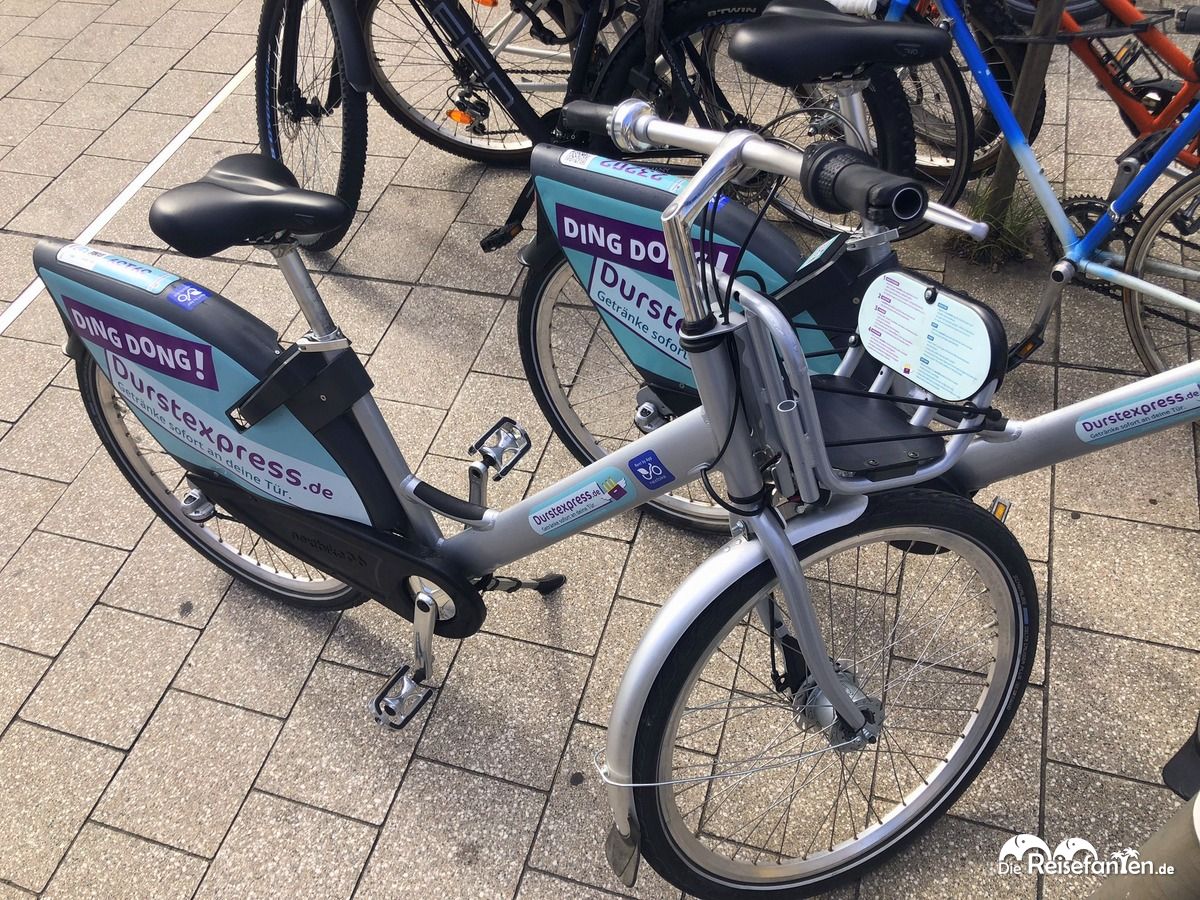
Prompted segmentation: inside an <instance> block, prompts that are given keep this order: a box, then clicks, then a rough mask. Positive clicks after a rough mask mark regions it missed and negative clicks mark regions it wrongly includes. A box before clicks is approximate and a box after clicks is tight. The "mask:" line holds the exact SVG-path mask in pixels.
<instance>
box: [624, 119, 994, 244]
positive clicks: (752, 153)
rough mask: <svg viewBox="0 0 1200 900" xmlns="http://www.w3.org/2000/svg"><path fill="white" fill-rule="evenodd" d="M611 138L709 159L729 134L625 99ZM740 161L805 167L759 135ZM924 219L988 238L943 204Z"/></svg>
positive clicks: (799, 157)
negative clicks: (676, 119) (680, 120)
mask: <svg viewBox="0 0 1200 900" xmlns="http://www.w3.org/2000/svg"><path fill="white" fill-rule="evenodd" d="M608 136H609V138H611V139H612V142H613V143H614V144H616V145H617V147H619V148H620V149H621V150H624V151H625V152H626V153H638V152H643V151H646V150H651V149H654V148H655V147H678V148H679V149H681V150H691V151H693V152H695V153H703V154H704V155H706V156H708V155H711V154H712V153H713V152H714V151H715V150H716V149H717V147H718V146H719V145H720V143H721V141H723V140H724V139H725V138H727V137H728V136H729V133H728V132H725V131H712V130H709V129H706V128H696V127H693V126H691V125H680V124H678V123H676V122H669V121H667V120H665V119H660V118H659V117H658V116H657V115H655V114H654V110H653V109H652V108H651V106H650V104H648V103H646V102H645V101H642V100H623V101H621V102H620V103H618V104H617V105H616V106H614V107H613V108H612V112H611V113H610V114H609V117H608ZM741 161H742V163H744V164H745V165H746V166H748V167H750V168H753V169H758V170H760V171H763V172H772V173H774V174H776V175H784V176H786V177H788V178H799V177H800V173H801V170H802V168H803V166H804V151H802V150H795V149H792V148H790V147H785V146H783V145H781V144H775V143H771V142H770V141H768V140H766V139H765V138H763V137H761V136H759V135H754V136H753V137H750V138H749V139H747V140H746V142H745V143H744V144H743V145H742V148H741ZM924 218H925V221H926V222H932V223H933V224H935V225H941V226H943V227H945V228H953V229H955V230H956V231H962V232H965V233H966V234H969V235H970V236H971V237H973V238H974V239H975V240H977V241H981V240H983V239H984V238H985V237H987V233H988V226H987V224H986V223H984V222H978V221H976V220H975V219H971V218H968V217H967V216H964V215H963V214H962V213H960V212H958V211H957V210H953V209H951V208H950V207H948V206H942V205H941V204H940V203H933V202H930V203H929V204H928V206H927V208H926V210H925V216H924Z"/></svg>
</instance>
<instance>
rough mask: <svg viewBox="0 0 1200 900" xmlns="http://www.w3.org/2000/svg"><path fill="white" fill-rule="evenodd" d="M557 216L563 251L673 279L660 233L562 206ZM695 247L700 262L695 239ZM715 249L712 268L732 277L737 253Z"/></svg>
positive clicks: (724, 247) (727, 247)
mask: <svg viewBox="0 0 1200 900" xmlns="http://www.w3.org/2000/svg"><path fill="white" fill-rule="evenodd" d="M557 213H558V243H559V246H560V247H562V248H563V249H564V250H578V251H580V252H581V253H587V254H589V255H591V256H598V257H600V258H602V259H608V260H611V261H612V262H615V263H620V264H621V265H623V266H628V267H629V268H631V269H637V270H639V271H641V272H645V273H647V274H649V275H657V276H658V277H659V278H666V279H671V278H673V277H674V276H672V274H671V267H670V265H668V262H667V245H666V244H665V243H664V242H663V233H662V231H661V230H660V229H657V228H646V227H644V226H642V225H634V224H632V223H630V222H621V221H618V220H617V219H610V218H608V217H607V216H601V215H597V214H596V213H591V212H587V211H586V210H582V209H576V208H575V207H573V206H564V205H563V204H561V203H560V204H558V206H557ZM692 247H693V248H694V249H695V251H696V258H697V259H699V258H700V241H698V240H697V239H696V238H692ZM713 248H714V250H715V259H714V260H712V262H713V265H714V266H716V268H717V269H719V270H720V271H722V272H724V273H725V274H729V273H730V272H731V271H732V269H733V260H734V257H735V256H736V255H737V249H736V248H735V247H734V246H733V245H732V244H726V243H718V242H716V241H714V243H713Z"/></svg>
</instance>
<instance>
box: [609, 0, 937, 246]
mask: <svg viewBox="0 0 1200 900" xmlns="http://www.w3.org/2000/svg"><path fill="white" fill-rule="evenodd" d="M767 2H768V0H746V2H731V0H681V2H677V3H671V4H668V5H667V7H666V8H665V10H664V15H663V22H662V31H661V34H662V36H663V40H664V41H666V42H667V45H668V46H684V39H685V38H689V39H693V40H694V39H695V37H696V36H697V35H700V34H702V33H704V32H705V31H706V30H707V29H710V28H724V27H727V26H733V25H737V24H738V23H740V22H744V21H747V20H749V19H752V18H755V17H756V16H758V15H759V14H760V13H761V12H762V11H763V9H765V8H766V6H767ZM645 43H646V42H645V37H644V35H643V32H642V28H641V23H640V22H635V23H634V24H633V25H632V26H631V27H630V28H629V31H628V32H627V33H626V35H625V37H624V38H622V41H621V43H620V44H619V45H618V46H617V49H616V50H615V51H614V53H613V55H612V57H611V58H610V59H609V61H608V64H607V65H606V66H605V69H604V71H603V72H602V73H601V75H600V78H599V80H598V81H597V83H596V88H595V91H594V97H595V99H596V101H597V102H599V103H617V102H619V101H621V100H623V99H625V98H627V97H630V96H641V97H643V98H646V99H652V98H648V97H647V95H646V91H645V90H644V89H640V88H637V87H635V85H634V82H633V80H632V79H633V76H634V75H635V73H637V72H638V70H639V69H640V68H641V67H642V64H643V62H644V60H645ZM723 71H728V72H731V73H734V72H736V73H739V74H740V75H742V77H744V78H745V79H747V81H746V84H747V85H749V88H748V89H747V88H746V87H739V90H740V91H741V95H742V97H741V99H742V100H743V101H744V102H743V103H741V104H739V105H738V106H737V108H736V109H729V110H727V111H726V110H720V109H717V106H716V104H715V103H714V102H712V101H711V100H708V99H705V98H699V102H701V103H704V104H706V106H707V109H706V114H708V115H709V116H710V117H712V116H714V114H724V115H726V118H727V119H728V121H726V122H723V123H719V125H720V127H748V128H751V129H752V130H759V131H763V130H764V129H765V128H767V127H769V123H764V122H756V121H753V120H752V119H751V118H750V117H747V116H746V115H745V114H744V112H743V111H742V109H741V107H743V106H744V107H747V108H749V109H751V110H754V111H756V112H757V111H758V110H761V109H762V108H763V107H764V106H765V107H767V108H768V109H769V110H771V111H770V112H768V113H767V115H768V116H772V117H774V118H773V121H782V120H783V119H785V118H787V117H789V116H791V115H793V114H795V113H793V112H792V111H793V110H794V111H796V112H799V111H800V110H801V107H800V106H797V105H796V104H795V103H794V102H793V103H792V105H791V107H790V108H787V109H785V106H784V104H785V103H786V102H788V95H789V94H791V95H794V94H795V92H787V91H784V90H783V89H781V88H778V87H776V86H774V85H769V84H768V83H767V82H764V81H762V80H760V79H755V78H753V77H752V76H749V75H745V74H744V73H742V70H741V67H740V66H735V65H732V64H731V65H730V66H728V67H723ZM698 80H699V79H694V80H693V81H694V83H695V82H697V81H698ZM726 81H728V79H726ZM710 83H713V84H716V81H715V79H712V81H711V82H710ZM717 87H718V88H721V89H722V92H723V94H724V95H728V94H729V93H730V91H728V90H726V89H725V88H724V86H722V85H717ZM747 90H748V91H749V93H747ZM758 90H763V91H766V92H772V93H775V94H776V99H775V104H774V106H772V105H771V103H770V101H767V100H765V99H763V97H762V96H760V97H759V98H758V99H757V100H756V97H755V91H758ZM809 90H814V91H816V90H820V88H819V87H818V86H810V87H809ZM694 91H695V88H694V87H693V92H694ZM660 94H661V95H662V96H670V97H671V99H672V101H673V102H675V103H676V106H677V105H678V99H679V97H680V96H681V95H680V93H679V92H678V91H677V90H676V88H675V86H674V85H671V86H670V87H667V88H665V89H664V90H663V91H661V92H660ZM763 96H765V95H763ZM815 96H816V97H817V100H816V103H817V105H816V106H814V107H813V110H812V111H815V110H822V111H823V107H821V106H820V103H821V102H822V100H821V98H820V95H815ZM863 99H864V101H865V103H866V107H867V113H868V115H869V117H870V120H871V132H872V133H871V134H870V135H868V140H869V141H870V142H871V143H872V144H873V146H874V151H875V152H874V154H873V155H874V156H875V158H876V160H877V162H878V163H879V165H880V166H882V167H883V168H885V169H887V170H888V171H892V172H897V173H899V174H910V173H911V172H912V171H913V167H914V163H915V158H916V147H915V138H914V132H913V125H912V117H911V115H910V114H909V112H908V103H907V100H906V97H905V94H904V90H903V88H902V87H901V86H900V82H899V80H898V79H897V77H896V74H895V73H894V72H893V71H892V70H891V69H888V68H886V67H883V66H873V67H872V68H871V70H870V72H869V84H868V86H867V88H866V89H865V90H864V91H863ZM732 103H733V101H731V105H732ZM656 105H658V106H661V102H659V103H658V104H656ZM727 113H733V115H732V116H729V115H728V114H727ZM659 114H660V115H665V117H667V118H673V119H676V120H678V118H679V110H678V109H677V108H675V109H671V110H664V109H659ZM809 121H810V122H811V121H812V120H809ZM826 127H827V128H828V127H829V126H826ZM839 128H840V127H839V126H837V125H836V123H834V125H833V132H832V133H819V134H816V135H812V137H814V138H816V139H831V140H836V139H839V138H840V137H842V136H844V131H842V130H839ZM781 131H782V129H779V128H777V129H775V131H773V132H771V133H772V134H774V135H775V136H777V137H782V138H784V139H785V140H789V141H793V142H798V141H800V139H801V138H800V135H801V134H804V135H806V136H807V135H808V134H809V129H807V128H804V127H801V128H799V129H795V132H787V133H780V132H781ZM732 193H733V196H734V197H735V199H743V198H742V197H741V196H740V195H739V194H738V192H737V191H736V190H735V191H733V192H732ZM783 198H786V199H783ZM935 199H936V198H935ZM776 206H777V207H778V208H779V209H780V210H781V211H782V212H784V213H785V214H786V215H787V216H788V217H789V218H791V219H793V220H794V221H797V222H800V223H801V224H803V225H806V226H808V227H811V228H813V229H814V230H816V231H818V232H819V233H821V234H824V235H827V236H828V235H833V234H837V233H840V232H843V231H846V230H851V229H852V228H853V227H856V226H852V225H850V224H849V223H850V222H852V221H853V217H840V218H838V219H834V218H832V217H830V216H829V214H827V213H824V212H820V211H816V210H813V209H812V208H811V207H810V206H809V205H808V203H807V201H806V200H805V199H804V198H803V195H802V194H801V192H800V191H799V187H798V186H795V187H788V188H785V190H784V191H781V192H780V196H779V198H777V200H776ZM927 227H928V225H927V224H926V223H924V222H919V223H915V224H914V225H911V226H908V227H907V228H906V230H904V231H903V232H902V234H903V235H904V236H905V237H907V236H910V235H912V234H916V233H917V232H919V231H922V230H924V229H925V228H927Z"/></svg>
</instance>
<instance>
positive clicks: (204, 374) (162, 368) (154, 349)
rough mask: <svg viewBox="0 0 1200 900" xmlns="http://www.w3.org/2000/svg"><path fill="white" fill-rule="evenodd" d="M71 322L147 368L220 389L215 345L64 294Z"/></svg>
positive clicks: (88, 338) (94, 340)
mask: <svg viewBox="0 0 1200 900" xmlns="http://www.w3.org/2000/svg"><path fill="white" fill-rule="evenodd" d="M63 303H64V304H65V305H66V307H67V311H68V312H69V313H70V317H71V325H72V326H73V327H74V328H75V330H76V331H77V332H79V336H80V337H81V338H83V339H84V340H86V341H91V342H92V343H93V344H98V345H99V346H101V347H104V348H106V349H108V350H111V351H112V352H113V353H114V354H116V355H117V356H120V357H122V358H124V359H128V360H130V361H132V362H135V363H137V364H138V365H140V366H143V367H145V368H147V369H151V370H153V371H155V372H160V373H162V374H163V375H167V376H169V377H171V378H177V379H179V380H180V381H186V382H187V383H188V384H194V385H196V387H201V388H205V389H206V390H210V391H215V390H217V373H216V370H215V369H214V367H213V357H212V347H210V346H208V345H207V344H200V343H197V342H196V341H189V340H185V339H184V338H178V337H174V336H172V335H169V334H164V333H163V332H161V331H155V330H154V329H153V328H146V327H145V326H143V325H135V324H134V323H133V322H127V321H125V320H124V319H120V318H117V317H116V316H113V315H110V314H108V313H106V312H101V311H100V310H98V309H93V308H92V307H90V306H87V305H85V304H83V303H80V302H79V301H78V300H72V299H71V298H70V297H67V296H64V297H63Z"/></svg>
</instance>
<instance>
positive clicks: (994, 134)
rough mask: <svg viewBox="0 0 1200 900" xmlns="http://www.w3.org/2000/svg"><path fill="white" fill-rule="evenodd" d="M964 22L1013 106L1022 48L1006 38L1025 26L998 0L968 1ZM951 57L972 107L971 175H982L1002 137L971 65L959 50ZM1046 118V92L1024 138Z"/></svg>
mask: <svg viewBox="0 0 1200 900" xmlns="http://www.w3.org/2000/svg"><path fill="white" fill-rule="evenodd" d="M966 12H967V23H968V24H969V25H970V27H971V32H972V33H973V34H974V35H975V39H976V40H977V41H978V42H979V49H980V50H982V51H983V58H984V60H985V61H986V62H987V66H988V68H989V69H990V70H991V71H992V74H993V75H994V76H996V83H997V85H998V86H999V87H1000V92H1001V93H1002V94H1004V101H1005V102H1006V103H1008V104H1009V105H1010V106H1011V105H1012V101H1013V95H1014V94H1015V93H1016V90H1017V77H1018V76H1019V75H1020V74H1021V66H1022V65H1024V63H1025V48H1024V46H1023V45H1021V44H1014V43H1008V42H1006V41H1005V40H1004V38H1005V37H1009V36H1014V35H1022V34H1024V33H1025V32H1024V29H1022V28H1021V26H1020V25H1018V24H1017V23H1016V22H1014V21H1013V18H1012V16H1011V15H1009V12H1008V9H1007V8H1006V7H1005V5H1004V3H1003V2H1001V0H968V2H967V3H966ZM953 56H954V60H955V62H956V63H957V64H958V66H959V69H960V71H962V72H963V73H966V74H964V75H963V78H964V80H965V81H966V82H967V92H968V94H969V96H970V98H971V108H972V109H973V110H974V114H975V154H974V158H973V162H972V167H971V172H972V174H973V175H983V174H986V173H988V172H990V171H991V170H992V169H993V168H995V166H996V160H997V159H999V157H1000V150H1001V148H1002V147H1003V146H1004V136H1003V134H1001V132H1000V123H999V122H997V121H996V117H995V116H993V115H992V114H991V112H989V111H988V108H987V103H986V102H984V99H983V93H982V92H981V91H980V90H979V85H977V84H976V83H975V80H974V78H971V77H968V75H969V73H970V67H969V66H968V65H967V63H966V60H965V59H963V58H962V56H961V55H960V54H959V52H958V48H957V47H956V48H955V49H954V52H953ZM1045 117H1046V91H1045V89H1043V90H1042V92H1041V94H1040V95H1039V96H1038V105H1037V109H1035V110H1034V113H1033V121H1032V123H1031V124H1030V126H1029V133H1028V134H1027V135H1026V137H1027V138H1028V139H1029V143H1031V144H1032V143H1033V140H1034V138H1036V137H1037V135H1038V132H1039V131H1040V130H1041V128H1042V121H1043V120H1044V119H1045Z"/></svg>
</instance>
